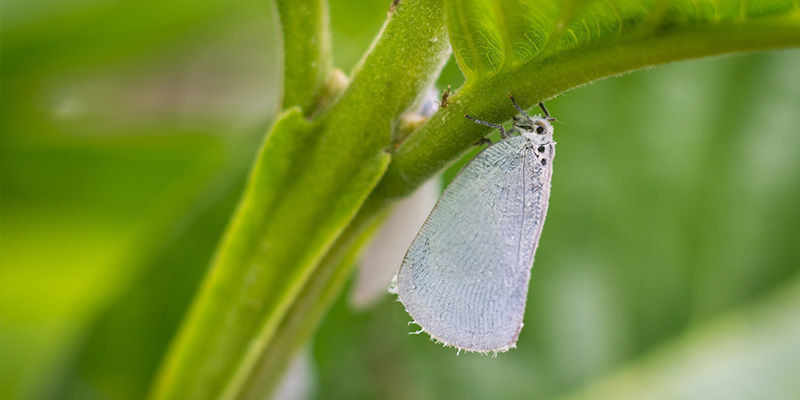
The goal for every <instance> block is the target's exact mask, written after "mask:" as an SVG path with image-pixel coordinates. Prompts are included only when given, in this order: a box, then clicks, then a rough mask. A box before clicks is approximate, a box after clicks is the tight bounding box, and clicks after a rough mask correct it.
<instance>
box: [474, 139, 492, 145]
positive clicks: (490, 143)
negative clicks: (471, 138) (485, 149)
mask: <svg viewBox="0 0 800 400" xmlns="http://www.w3.org/2000/svg"><path fill="white" fill-rule="evenodd" d="M484 144H485V145H487V146H491V145H493V144H494V143H492V139H489V138H488V137H485V138H481V139H480V140H478V141H477V142H475V146H482V145H484Z"/></svg>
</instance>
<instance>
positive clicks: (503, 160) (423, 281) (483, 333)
mask: <svg viewBox="0 0 800 400" xmlns="http://www.w3.org/2000/svg"><path fill="white" fill-rule="evenodd" d="M548 147H549V149H548V150H550V151H548V152H547V154H548V157H544V158H542V159H544V162H545V165H542V163H541V160H542V159H540V158H539V157H538V156H537V154H538V153H536V151H537V149H536V148H534V147H533V145H532V144H531V143H530V142H528V141H527V140H526V139H525V138H524V137H521V136H514V137H511V138H508V139H505V140H503V141H501V142H499V143H496V144H494V145H492V146H490V147H489V148H487V149H486V150H484V151H483V152H481V153H480V154H478V156H476V157H475V158H474V159H473V160H472V161H471V162H470V163H469V164H468V165H467V166H466V167H464V169H463V170H462V171H461V172H460V173H459V175H458V176H457V177H456V178H455V179H454V180H453V182H452V183H451V184H450V185H449V186H448V188H447V190H446V191H445V192H444V194H443V195H442V197H441V199H439V202H438V203H437V204H436V207H435V208H434V209H433V211H432V212H431V214H430V216H429V217H428V220H427V221H426V222H425V224H424V225H423V226H422V229H421V230H420V232H419V233H418V234H417V237H416V238H415V239H414V242H413V243H412V244H411V247H410V248H409V249H408V253H406V257H405V259H404V260H403V265H402V266H401V268H400V272H399V273H398V276H397V291H398V296H399V298H400V301H401V302H402V303H403V305H404V306H405V308H406V310H407V311H408V313H409V314H410V315H411V317H412V318H414V321H415V323H417V324H419V325H420V326H421V327H422V329H423V330H424V331H426V332H428V333H429V334H430V335H431V336H432V337H433V338H435V339H438V340H440V341H441V342H443V343H445V344H446V345H452V346H456V347H458V348H461V349H465V350H470V351H481V352H486V351H505V350H507V349H508V348H510V347H513V346H514V345H515V343H516V342H517V337H518V336H519V332H520V330H521V329H522V317H523V314H524V312H525V300H526V298H527V293H528V281H529V280H530V269H531V265H532V264H533V255H534V252H535V251H536V245H537V243H538V241H539V235H540V233H541V231H542V224H543V223H544V218H545V214H546V212H547V201H548V197H549V195H550V177H551V174H552V157H553V155H554V150H555V149H554V145H552V144H550V145H548Z"/></svg>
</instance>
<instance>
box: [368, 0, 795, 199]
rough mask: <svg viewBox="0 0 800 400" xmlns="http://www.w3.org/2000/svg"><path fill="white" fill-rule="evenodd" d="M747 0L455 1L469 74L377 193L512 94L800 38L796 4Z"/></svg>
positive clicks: (452, 153) (504, 112)
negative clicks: (472, 5)
mask: <svg viewBox="0 0 800 400" xmlns="http://www.w3.org/2000/svg"><path fill="white" fill-rule="evenodd" d="M559 3H560V4H559ZM745 3H747V2H740V1H738V0H727V1H714V2H711V1H677V2H674V3H668V4H667V3H664V2H658V1H622V2H604V1H603V2H601V1H580V2H572V1H564V2H563V3H562V2H547V1H544V2H535V3H534V2H525V3H523V2H519V1H498V2H493V4H494V8H493V9H492V12H485V13H482V14H478V13H475V12H473V10H471V9H469V8H468V7H462V6H461V5H460V2H459V1H456V0H453V1H452V2H448V5H447V7H446V10H447V11H448V14H447V16H446V18H447V26H448V31H449V32H450V34H451V36H453V51H454V53H455V54H456V60H457V61H458V62H459V67H460V68H461V69H462V71H464V73H465V76H466V78H467V82H466V83H465V84H464V86H463V87H462V88H461V89H459V90H458V92H457V93H456V94H455V95H453V96H452V97H451V100H450V101H449V104H450V105H449V106H448V107H446V108H443V109H441V110H439V112H438V113H436V114H435V115H434V116H433V117H432V118H431V119H430V120H429V121H428V123H427V124H426V125H424V126H422V127H421V128H420V129H418V130H417V131H416V132H414V133H413V134H412V135H410V136H409V137H408V139H407V140H405V141H404V142H403V143H402V144H401V145H400V146H399V148H398V149H397V151H395V152H394V154H393V157H392V163H391V165H390V167H389V171H387V175H386V176H385V177H384V179H383V180H382V182H381V184H380V186H379V188H378V189H377V193H379V194H380V195H381V196H389V197H396V196H402V195H405V194H408V193H410V191H412V190H413V189H414V188H416V187H417V186H419V185H420V184H421V183H422V182H423V181H424V180H425V179H427V178H428V177H430V176H431V175H432V174H433V173H435V172H436V171H439V170H440V169H441V168H443V167H444V166H445V165H447V164H448V163H449V162H451V161H452V160H454V159H456V158H457V157H458V156H459V155H461V154H462V153H463V152H464V151H466V150H467V149H469V148H470V147H472V145H473V144H474V143H475V142H476V141H477V140H478V139H480V138H481V137H483V136H485V135H486V134H487V132H488V129H487V128H485V127H482V126H480V125H477V124H474V123H472V122H470V121H468V120H466V119H465V118H464V117H463V116H464V114H470V115H473V116H475V117H478V118H480V119H483V120H487V121H497V122H502V121H505V120H508V119H509V118H510V117H511V116H512V115H514V113H515V112H516V110H515V109H514V107H513V106H512V105H511V102H510V101H509V100H508V98H507V96H508V94H514V95H515V97H516V99H517V100H518V102H519V103H520V104H521V105H522V106H524V107H529V106H532V105H535V104H536V103H537V102H539V101H543V100H546V99H548V98H551V97H554V96H556V95H558V94H560V93H562V92H564V91H566V90H569V89H572V88H575V87H577V86H581V85H584V84H586V83H588V82H591V81H594V80H597V79H601V78H605V77H608V76H613V75H618V74H622V73H626V72H630V71H633V70H636V69H640V68H645V67H648V66H653V65H657V64H663V63H667V62H671V61H676V60H682V59H687V58H695V57H703V56H710V55H716V54H722V53H729V52H741V51H754V50H765V49H774V48H781V47H790V46H798V45H800V11H798V9H797V6H796V4H795V3H793V2H792V1H762V2H756V3H752V4H750V3H748V4H745ZM523 4H525V5H523ZM482 8H487V7H485V6H484V7H482ZM498 32H499V33H498ZM464 37H468V38H473V39H464ZM488 37H492V38H496V37H499V38H503V41H502V44H500V45H499V46H500V47H499V49H500V50H498V49H497V48H496V47H495V46H494V45H492V46H487V45H484V44H482V42H481V40H483V39H481V40H478V38H488ZM492 42H493V40H492ZM498 54H505V56H503V57H501V56H499V55H498ZM481 55H482V56H483V57H484V58H486V59H487V60H492V61H491V63H489V62H487V63H485V65H484V66H483V67H481V65H482V64H480V63H477V62H476V61H475V60H478V59H480V57H481ZM501 59H502V60H504V62H503V65H502V67H500V68H499V72H498V71H497V69H498V67H497V62H499V61H500V60H501ZM487 65H491V66H492V67H491V68H488V67H487Z"/></svg>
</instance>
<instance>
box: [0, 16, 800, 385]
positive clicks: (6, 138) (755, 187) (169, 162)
mask: <svg viewBox="0 0 800 400" xmlns="http://www.w3.org/2000/svg"><path fill="white" fill-rule="evenodd" d="M388 5H389V2H388V1H371V2H358V3H356V2H348V1H344V0H333V1H331V24H332V30H333V49H334V60H335V63H336V65H337V66H338V67H340V68H342V69H343V70H345V71H349V70H350V69H351V68H352V67H353V65H354V64H355V63H356V62H357V60H358V58H359V57H360V55H361V54H362V53H363V52H364V51H365V50H366V49H367V47H368V46H369V44H370V42H371V40H372V38H373V37H374V35H375V34H376V33H377V32H378V30H379V28H380V26H381V24H382V21H383V19H384V18H385V16H386V11H387V9H388ZM273 20H274V15H273V13H272V11H271V10H270V6H269V3H267V2H264V1H251V0H234V1H231V2H214V1H209V0H200V1H195V2H191V3H189V2H179V1H167V2H155V1H152V0H141V1H130V0H125V1H100V0H82V1H74V2H57V1H51V0H37V1H31V2H14V3H4V5H3V12H2V32H1V33H2V41H1V44H0V45H1V46H2V70H0V79H2V86H0V90H2V93H0V111H1V112H2V119H1V120H0V131H1V132H2V135H1V136H0V179H1V181H0V190H1V192H0V247H1V249H0V268H2V270H1V271H0V363H1V364H0V390H1V391H0V397H2V398H4V399H49V398H82V399H137V398H141V397H142V396H143V395H144V394H145V392H146V390H147V387H148V384H149V380H150V379H151V377H152V374H153V373H154V371H155V368H156V367H157V365H158V362H159V361H160V358H161V356H162V354H163V352H164V350H165V348H166V346H167V345H168V343H169V340H170V338H171V336H172V334H173V333H174V330H175V329H176V326H177V324H178V323H179V321H180V318H181V316H182V313H183V311H184V310H185V307H186V305H187V303H188V301H189V299H190V296H191V295H192V293H193V291H194V288H195V285H196V284H197V282H198V281H199V279H200V278H201V276H202V274H203V272H204V270H205V268H206V266H207V265H208V262H209V258H210V257H211V254H212V252H213V249H214V247H215V245H216V242H217V240H218V239H219V236H220V233H221V231H222V229H223V228H224V226H225V223H226V221H227V218H228V216H229V214H230V213H231V210H232V208H233V207H234V205H235V202H236V199H237V198H238V195H239V193H240V191H241V189H242V184H243V180H244V177H245V174H246V172H247V169H248V167H249V164H250V162H251V160H252V158H253V156H254V155H255V150H256V148H257V147H256V146H257V144H258V143H259V142H260V140H261V139H262V136H263V134H264V132H265V131H266V129H267V127H268V126H269V123H270V121H271V119H272V118H273V117H274V115H275V113H276V111H277V99H278V97H277V96H278V87H279V58H278V53H277V46H278V42H277V37H276V31H275V26H274V21H273ZM798 71H800V51H798V50H791V51H781V52H771V53H762V54H750V55H737V56H728V57H724V58H716V59H708V60H701V61H689V62H682V63H679V64H673V65H669V66H663V67H658V68H654V69H651V70H647V71H643V72H637V73H634V74H631V75H627V76H624V77H621V78H615V79H609V80H604V81H601V82H597V83H594V84H592V85H590V86H588V87H584V88H580V89H576V90H574V91H571V92H568V93H566V94H564V95H562V96H561V97H559V98H557V99H555V100H552V101H550V102H549V103H548V106H549V108H550V110H551V112H552V113H553V114H554V115H555V116H557V117H558V118H559V120H561V121H563V123H561V124H559V125H558V126H557V132H556V139H557V140H558V143H559V151H558V157H557V160H556V166H555V175H554V178H553V191H552V198H551V206H550V213H549V216H548V222H547V226H546V228H545V230H544V233H543V236H542V239H541V243H540V246H539V251H538V254H537V260H536V265H535V267H534V269H533V277H532V283H531V289H530V295H529V301H528V306H527V315H526V319H525V321H526V325H525V328H524V329H523V331H522V335H521V337H520V341H519V343H518V348H517V349H516V350H513V351H511V352H509V353H507V354H502V355H499V356H498V357H496V358H493V357H486V356H478V355H465V354H461V355H458V356H457V355H456V352H455V350H452V349H445V348H442V347H441V346H440V345H437V344H433V343H430V342H429V341H428V339H427V337H424V336H423V335H408V332H410V331H412V330H414V329H413V328H412V327H409V326H408V325H407V322H408V321H409V317H408V316H407V315H406V314H405V311H404V310H403V309H402V306H401V305H400V304H399V303H397V302H395V301H394V299H393V298H391V297H390V296H388V295H387V296H386V297H385V298H384V299H383V301H381V302H380V303H379V304H378V305H376V306H375V307H373V308H371V309H369V310H366V311H353V310H351V309H350V308H349V305H348V304H349V303H348V302H347V299H346V297H347V296H343V298H342V299H341V301H339V302H338V303H337V304H336V305H335V306H334V308H333V310H332V311H331V313H330V315H329V316H328V318H327V319H326V320H325V321H324V323H323V325H322V327H321V329H320V331H319V333H318V334H317V336H316V338H315V340H314V342H313V343H312V346H311V352H310V354H311V362H310V363H309V365H308V369H309V370H310V371H309V373H310V375H309V376H307V377H306V379H307V381H306V383H305V386H308V387H311V388H312V390H311V395H312V396H314V397H317V398H347V399H353V398H389V399H404V398H422V399H428V398H430V399H434V398H553V397H560V396H567V397H569V396H578V397H580V396H585V397H587V398H624V397H630V398H642V397H646V398H793V397H794V398H796V397H795V396H796V395H797V393H800V278H799V277H798V270H800V247H798V239H800V157H798V156H797V152H798V150H799V149H800V128H798V127H800V74H798ZM462 81H463V80H462V78H461V76H460V73H459V71H458V68H457V67H456V66H455V64H454V63H453V62H452V60H451V62H450V64H448V66H447V67H446V68H445V71H444V73H443V75H442V77H441V78H440V81H439V85H438V86H439V87H440V88H444V87H446V86H447V85H448V84H449V85H452V86H453V87H454V88H456V87H458V86H459V85H460V84H461V82H462ZM473 153H474V152H473ZM468 157H469V156H467V157H465V159H464V160H466V159H468ZM462 163H463V161H462ZM457 168H458V165H455V166H454V167H452V168H451V169H450V170H449V171H448V172H447V173H446V176H447V177H452V175H453V174H454V173H455V172H456V171H457ZM399 261H400V260H397V262H398V265H399Z"/></svg>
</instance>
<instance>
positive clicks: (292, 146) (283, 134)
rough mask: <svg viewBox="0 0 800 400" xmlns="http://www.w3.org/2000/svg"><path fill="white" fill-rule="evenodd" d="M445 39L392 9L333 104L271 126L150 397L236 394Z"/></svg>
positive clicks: (355, 204)
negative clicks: (310, 118) (322, 111)
mask: <svg viewBox="0 0 800 400" xmlns="http://www.w3.org/2000/svg"><path fill="white" fill-rule="evenodd" d="M445 39H446V34H445V31H444V16H443V14H442V10H441V4H439V2H437V1H428V0H408V1H406V2H403V3H401V4H400V6H399V7H397V8H395V10H394V12H393V13H392V14H391V16H390V18H389V19H388V21H387V23H386V25H385V26H384V29H383V30H382V32H381V34H380V36H379V38H378V40H377V41H376V42H375V43H374V45H373V47H372V49H371V50H370V52H369V53H368V54H367V55H366V57H365V58H364V59H363V60H362V61H361V63H360V64H359V67H358V68H357V69H356V71H355V72H354V76H353V78H352V83H351V85H350V86H349V87H348V88H347V90H346V91H345V93H344V94H342V96H341V98H340V99H339V101H338V102H337V103H336V104H334V105H333V106H331V107H330V108H329V109H328V110H327V111H326V113H325V114H323V115H321V116H320V117H319V118H317V119H315V120H313V121H308V120H306V119H305V118H304V116H303V114H302V113H301V111H300V109H299V108H298V107H295V108H292V109H289V110H287V111H286V112H284V114H283V115H282V116H281V117H280V118H279V120H278V121H277V122H276V124H275V126H274V127H273V128H272V130H271V132H270V133H269V135H268V136H267V139H266V140H265V142H264V144H263V147H262V149H261V151H260V155H259V157H258V159H257V161H256V163H255V165H254V167H253V170H252V172H251V176H250V180H249V183H248V185H247V188H246V190H245V192H244V194H243V195H242V199H241V202H240V205H239V208H238V210H237V212H236V214H235V215H234V217H233V219H232V221H231V224H230V225H229V227H228V229H227V232H226V234H225V238H224V240H223V241H222V243H220V245H219V247H218V249H217V254H216V257H215V259H214V261H213V262H212V265H211V267H210V270H209V273H208V275H207V276H206V278H205V281H204V283H203V286H202V288H201V289H200V291H199V293H198V295H197V297H196V298H195V300H194V302H193V305H192V308H191V310H190V312H189V315H188V316H187V318H186V320H185V321H184V322H183V325H182V327H181V330H180V332H179V333H178V335H177V338H176V339H175V341H174V343H173V344H172V347H171V349H170V351H169V354H168V356H167V359H166V360H165V361H164V363H163V365H162V367H161V370H160V374H159V376H158V377H157V381H156V386H155V387H154V390H153V392H152V397H153V398H157V399H179V398H180V399H184V398H195V399H205V398H236V397H239V396H242V395H243V392H242V390H243V389H244V388H245V387H247V382H248V379H249V377H250V376H251V375H252V374H253V372H254V371H256V370H259V368H260V367H259V363H260V362H261V361H260V360H261V359H262V355H263V354H264V352H265V349H272V348H273V347H272V346H271V343H272V342H273V341H274V340H275V337H276V336H275V335H276V332H277V329H278V328H279V326H280V325H281V324H282V321H284V320H285V318H286V316H287V313H288V312H290V310H291V309H292V307H294V306H295V303H296V302H297V301H298V299H299V296H300V294H301V291H302V290H303V288H304V287H306V286H307V285H308V284H309V282H311V284H314V280H315V279H323V278H322V276H323V275H324V274H317V273H315V270H316V269H317V267H318V265H319V264H320V262H321V261H322V259H323V257H324V256H325V254H326V252H327V251H328V250H329V249H330V247H331V245H332V244H333V243H334V241H335V240H336V239H337V238H338V237H339V236H340V235H341V234H342V232H343V231H344V230H345V229H346V228H347V226H348V224H349V223H350V222H351V220H352V219H353V217H354V216H355V215H356V213H357V211H358V210H359V209H360V208H361V205H362V203H363V201H364V200H365V199H366V198H367V196H368V195H369V193H370V192H371V191H372V189H373V188H374V186H375V185H376V184H377V182H378V180H379V179H380V177H381V176H382V174H383V173H384V171H385V169H386V167H387V165H388V162H389V155H388V154H387V153H386V152H385V149H387V148H389V147H390V145H391V137H392V134H391V133H392V132H391V131H392V127H393V120H394V118H395V117H396V116H397V115H399V114H400V113H401V112H402V111H403V110H405V109H406V108H408V107H409V106H410V105H411V104H413V103H414V101H415V100H416V98H417V96H418V94H419V93H421V92H422V89H423V88H425V87H426V86H428V85H430V84H431V82H432V80H433V79H435V77H436V76H437V75H438V73H439V71H440V69H441V67H442V66H443V64H444V62H445V61H446V59H447V58H448V56H449V47H448V43H447V41H446V40H445ZM285 51H286V52H287V53H288V52H289V51H291V48H288V47H287V48H286V49H285ZM325 276H328V277H329V276H331V275H325ZM318 277H320V278H318ZM328 282H329V281H328V280H322V281H320V282H319V283H318V284H321V285H323V286H327V284H328ZM271 351H278V352H281V351H287V352H288V351H289V349H284V348H277V349H274V350H271ZM278 372H279V371H275V373H276V374H277V373H278ZM248 395H250V393H248ZM265 395H266V394H265V393H255V394H254V396H255V397H262V398H263V397H264V396H265Z"/></svg>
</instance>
